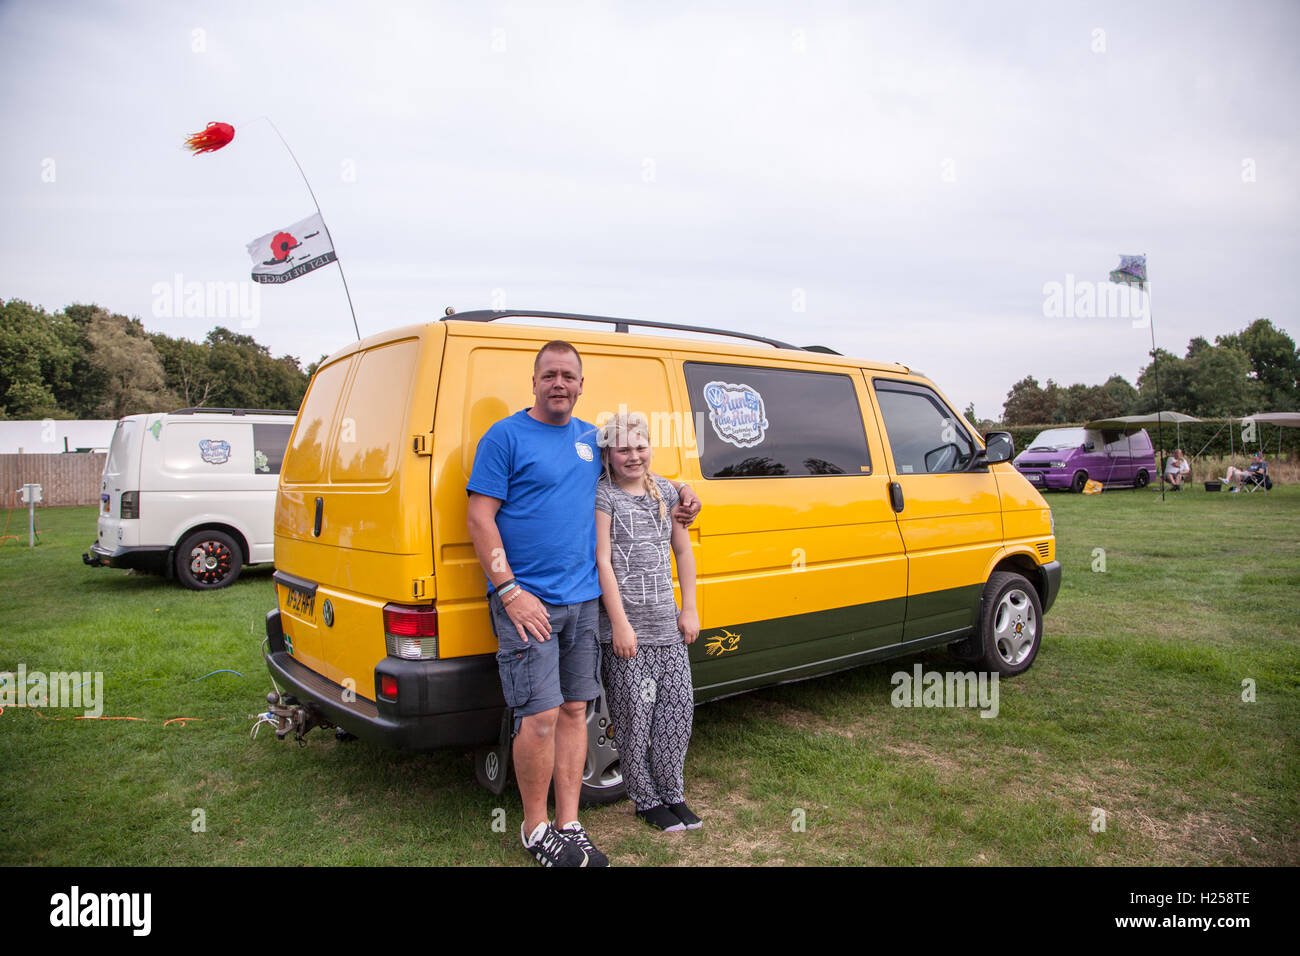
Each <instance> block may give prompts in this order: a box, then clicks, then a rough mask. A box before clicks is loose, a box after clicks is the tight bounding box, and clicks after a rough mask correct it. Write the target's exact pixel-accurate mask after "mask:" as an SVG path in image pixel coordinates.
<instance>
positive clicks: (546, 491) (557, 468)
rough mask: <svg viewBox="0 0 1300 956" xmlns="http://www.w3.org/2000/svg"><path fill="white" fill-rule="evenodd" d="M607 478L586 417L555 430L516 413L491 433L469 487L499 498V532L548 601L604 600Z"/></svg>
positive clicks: (526, 580) (520, 570)
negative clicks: (603, 488) (600, 548)
mask: <svg viewBox="0 0 1300 956" xmlns="http://www.w3.org/2000/svg"><path fill="white" fill-rule="evenodd" d="M600 473H601V466H600V453H599V450H598V449H597V447H596V426H595V425H592V424H590V423H589V422H584V421H582V420H581V419H579V418H570V419H569V423H568V424H567V425H548V424H546V423H545V422H539V421H538V420H537V419H535V418H533V417H532V416H531V415H529V414H528V412H527V411H521V412H515V413H514V414H513V415H511V416H510V417H509V418H503V419H501V421H499V422H497V423H496V424H495V425H493V426H492V427H491V428H489V429H488V431H487V434H486V435H484V436H483V438H482V439H481V440H480V441H479V443H478V449H477V450H476V451H475V452H474V468H473V470H472V471H471V472H470V478H469V484H467V485H466V490H467V491H472V492H476V493H477V494H480V495H487V496H489V497H491V498H498V499H500V501H501V507H500V509H499V510H498V511H497V529H498V530H499V531H500V532H501V543H502V545H504V546H505V549H506V560H508V561H509V562H510V570H511V572H512V573H513V574H514V576H515V580H517V581H518V582H519V583H520V584H521V585H523V587H524V588H525V589H526V590H528V591H530V592H532V593H533V594H536V595H537V596H538V597H539V598H541V599H542V600H543V601H545V602H547V603H548V604H577V603H579V602H581V601H590V600H591V599H592V598H597V597H600V578H599V576H598V575H597V573H596V507H595V506H596V480H597V479H598V478H599V477H600ZM488 589H489V592H490V591H491V590H492V587H491V585H490V584H489V586H488Z"/></svg>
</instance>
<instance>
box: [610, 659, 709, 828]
mask: <svg viewBox="0 0 1300 956" xmlns="http://www.w3.org/2000/svg"><path fill="white" fill-rule="evenodd" d="M601 654H602V660H601V664H602V665H603V668H604V670H603V674H604V680H605V693H606V694H608V695H609V709H610V713H611V714H612V715H613V718H614V745H615V746H616V747H617V748H618V755H619V760H620V763H621V766H622V769H623V781H624V783H626V784H627V794H628V796H629V797H631V798H632V801H633V802H634V803H635V804H636V808H637V809H638V810H649V809H650V808H651V807H657V806H659V805H660V804H670V803H681V802H682V790H683V787H684V782H683V779H682V778H683V775H684V772H685V768H686V747H687V745H688V744H689V743H690V742H691V722H692V720H693V719H694V716H695V696H694V690H693V689H692V687H691V664H690V659H689V658H688V657H687V647H686V645H685V644H672V645H669V646H667V647H640V646H639V647H637V649H636V656H635V657H633V658H631V659H630V660H624V659H623V658H621V657H619V656H618V655H617V654H615V653H614V647H613V645H612V644H602V645H601Z"/></svg>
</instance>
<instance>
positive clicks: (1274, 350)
mask: <svg viewBox="0 0 1300 956" xmlns="http://www.w3.org/2000/svg"><path fill="white" fill-rule="evenodd" d="M1214 341H1215V342H1217V343H1218V344H1219V345H1220V346H1223V347H1224V348H1232V349H1237V350H1239V351H1241V352H1243V353H1245V355H1246V357H1247V360H1248V361H1249V363H1250V376H1251V378H1252V379H1253V381H1254V382H1256V383H1257V387H1256V389H1255V392H1254V395H1253V396H1252V397H1253V398H1254V399H1255V400H1256V403H1257V404H1258V405H1259V406H1260V407H1259V408H1251V409H1250V410H1249V411H1275V412H1276V411H1293V410H1294V409H1295V407H1296V404H1297V402H1296V397H1297V386H1298V385H1300V351H1297V350H1296V344H1295V341H1294V340H1293V339H1292V338H1291V336H1289V335H1287V334H1286V333H1285V332H1283V331H1282V330H1281V329H1278V328H1275V327H1274V326H1273V323H1272V322H1270V321H1269V320H1268V319H1256V320H1255V321H1254V322H1252V323H1251V324H1250V325H1248V326H1247V327H1246V328H1244V329H1242V330H1241V331H1240V332H1234V333H1232V334H1231V335H1220V336H1216V337H1215V340H1214Z"/></svg>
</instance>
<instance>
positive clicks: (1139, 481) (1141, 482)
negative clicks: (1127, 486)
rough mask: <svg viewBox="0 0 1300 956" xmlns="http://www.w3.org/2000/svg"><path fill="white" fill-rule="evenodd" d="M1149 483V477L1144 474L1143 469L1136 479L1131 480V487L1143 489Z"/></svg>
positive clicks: (1144, 470)
mask: <svg viewBox="0 0 1300 956" xmlns="http://www.w3.org/2000/svg"><path fill="white" fill-rule="evenodd" d="M1150 481H1151V476H1150V475H1148V474H1147V473H1146V469H1143V470H1142V471H1139V472H1138V473H1137V477H1136V478H1135V479H1133V486H1134V487H1135V488H1145V487H1146V486H1147V483H1148V482H1150Z"/></svg>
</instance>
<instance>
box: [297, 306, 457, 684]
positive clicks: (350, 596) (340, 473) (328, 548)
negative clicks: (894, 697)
mask: <svg viewBox="0 0 1300 956" xmlns="http://www.w3.org/2000/svg"><path fill="white" fill-rule="evenodd" d="M443 335H444V333H443V331H442V330H441V329H440V328H439V327H438V326H437V325H436V324H435V325H432V326H420V327H412V328H410V329H402V330H397V331H396V332H394V333H392V338H391V340H389V341H380V342H373V341H371V340H367V342H366V343H363V345H362V347H359V348H358V349H356V350H354V351H352V352H350V353H344V354H342V355H340V356H337V357H335V358H334V359H333V360H332V361H330V362H329V363H328V364H326V365H324V366H322V367H321V368H320V369H319V370H318V371H317V373H316V375H315V377H314V378H313V379H312V382H311V385H310V387H309V388H308V391H307V395H306V397H305V399H304V401H303V405H302V409H301V411H300V412H299V414H298V420H297V422H296V424H295V426H294V431H293V437H292V438H291V439H290V441H289V446H288V448H287V449H286V451H285V457H284V462H283V465H282V466H281V469H280V488H279V492H278V494H277V495H276V506H275V566H276V568H277V571H278V572H279V573H277V575H276V593H277V598H278V601H279V606H280V612H281V627H282V629H283V631H284V634H285V637H286V638H287V643H288V644H289V645H291V646H292V648H293V655H294V657H296V658H298V659H299V660H300V661H301V662H302V663H304V664H306V665H307V666H308V667H310V668H311V669H313V670H315V671H316V672H317V673H319V674H321V675H323V676H325V677H327V678H328V679H329V680H331V681H333V682H335V683H337V684H341V685H343V686H344V687H348V688H351V689H354V690H355V693H356V694H357V696H359V697H364V698H367V699H372V698H373V697H374V693H375V691H374V682H375V674H374V670H375V665H376V664H378V663H379V661H381V660H382V659H383V658H384V657H386V656H387V653H388V651H387V645H386V640H385V632H384V620H383V607H384V605H385V604H387V603H389V602H395V603H406V604H426V603H428V602H430V601H431V600H432V599H433V597H434V595H435V592H434V581H433V548H432V546H431V544H430V522H431V516H430V514H429V480H430V472H431V468H430V458H429V448H430V445H431V439H430V434H429V433H430V430H431V428H432V424H433V408H434V396H435V394H436V391H437V382H438V369H439V365H440V363H441V360H442V338H443ZM308 597H310V600H309V599H308ZM326 601H328V602H329V609H328V610H329V613H328V614H327V613H325V610H326V609H325V603H326ZM349 681H351V682H352V683H351V684H349V683H348V682H349Z"/></svg>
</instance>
